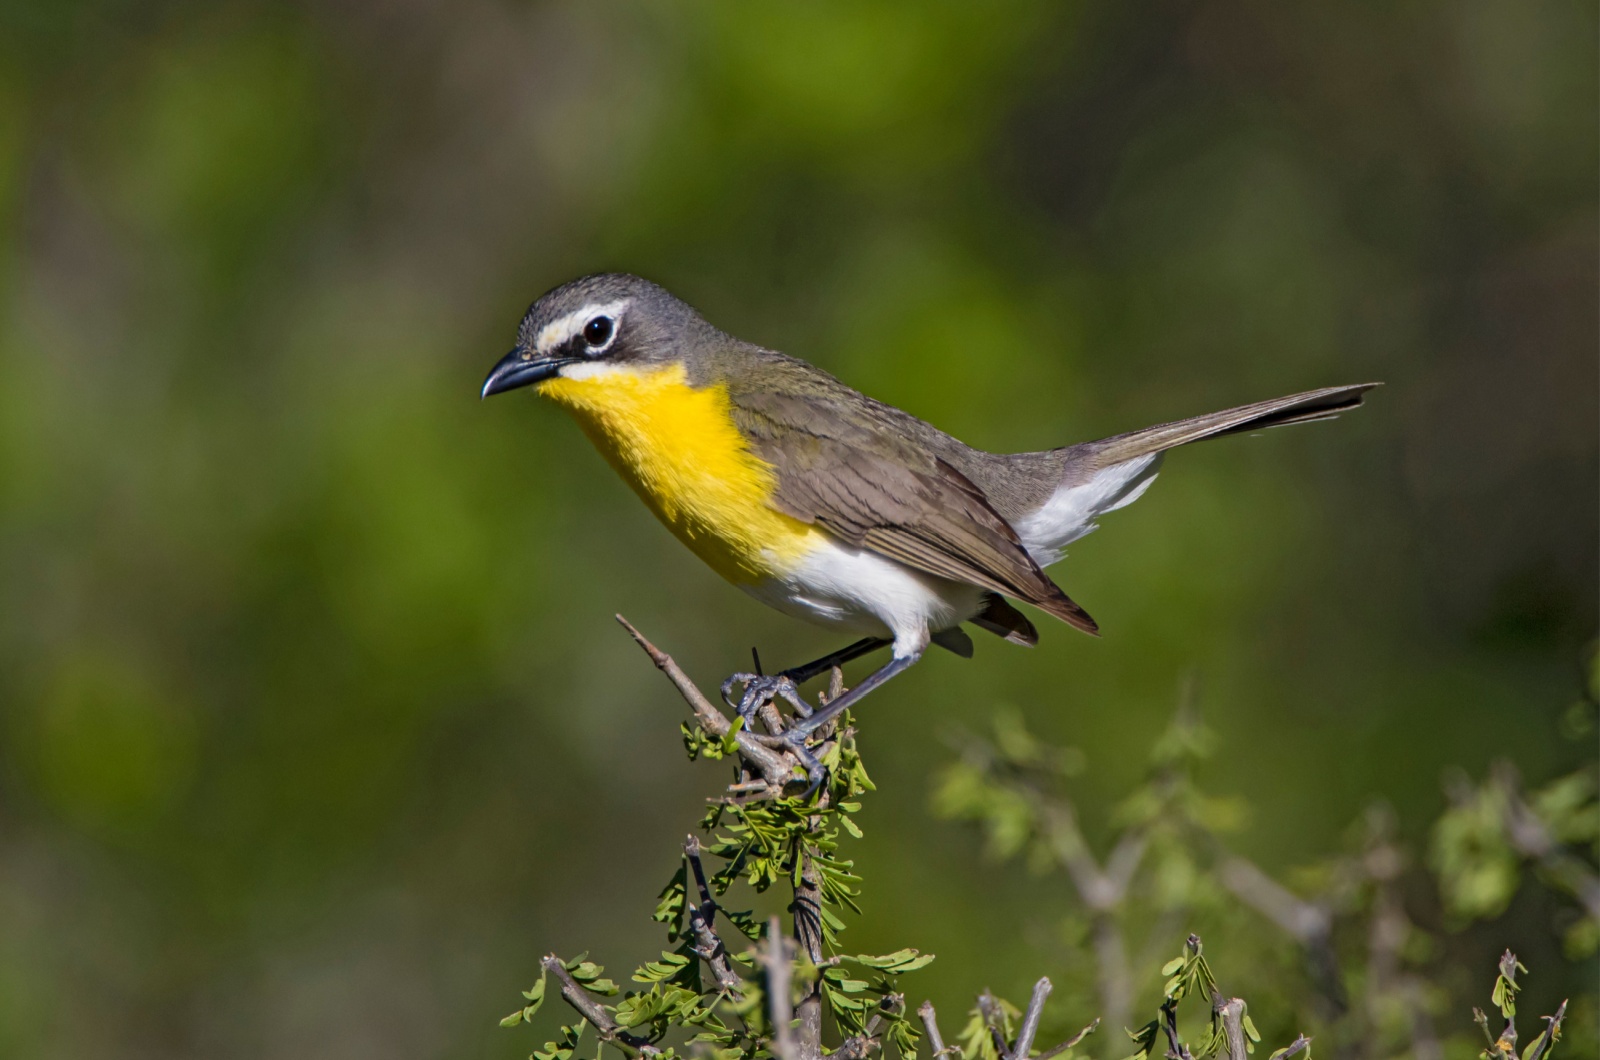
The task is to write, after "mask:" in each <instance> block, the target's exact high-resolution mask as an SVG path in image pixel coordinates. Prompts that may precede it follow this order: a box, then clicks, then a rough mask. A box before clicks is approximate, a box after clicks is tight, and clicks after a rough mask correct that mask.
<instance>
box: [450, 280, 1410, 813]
mask: <svg viewBox="0 0 1600 1060" xmlns="http://www.w3.org/2000/svg"><path fill="white" fill-rule="evenodd" d="M1377 385H1379V384H1376V383H1357V384H1352V385H1348V386H1334V387H1324V388H1322V389H1319V390H1309V391H1306V392H1304V393H1300V394H1291V395H1289V396H1287V397H1281V398H1274V399H1272V400H1269V401H1259V402H1256V403H1254V404H1250V405H1243V406H1240V407H1238V408H1232V409H1227V410H1225V411H1222V412H1213V413H1211V414H1209V415H1205V416H1195V417H1192V418H1189V419H1184V420H1177V421H1174V422H1172V423H1166V424H1162V425H1160V426H1156V427H1149V428H1146V429H1144V430H1139V431H1132V432H1129V433H1127V434H1119V435H1116V436H1115V437H1111V438H1103V439H1101V440H1099V441H1094V442H1084V443H1081V444H1078V445H1070V446H1066V447H1063V448H1060V449H1049V450H1044V451H1042V452H1032V453H989V452H984V451H983V450H980V449H974V448H972V447H971V446H968V445H966V444H965V443H963V442H961V441H959V440H958V439H956V438H953V437H951V436H950V435H948V434H945V433H944V432H943V431H940V430H939V429H938V428H936V427H933V426H931V425H930V424H927V423H925V422H923V421H922V420H920V419H917V418H916V417H915V416H912V415H911V414H910V413H907V412H903V411H901V410H900V409H897V408H894V407H893V406H891V405H886V404H884V403H883V402H880V401H876V400H874V399H872V398H870V397H867V396H866V395H864V394H862V393H860V392H858V391H856V390H853V389H851V388H850V387H848V386H846V385H845V384H844V383H842V382H840V381H839V380H838V379H835V378H834V377H833V376H831V375H829V374H828V373H826V372H824V371H822V370H821V369H819V368H816V367H813V366H812V365H810V364H807V363H806V362H804V361H801V360H798V359H796V358H794V357H790V356H787V355H786V354H782V353H778V352H776V351H774V350H768V349H764V348H762V347H760V346H756V345H753V344H751V343H748V342H744V341H742V340H740V339H737V338H734V337H733V336H732V335H728V334H726V333H725V332H722V331H720V330H718V329H717V328H715V327H713V326H712V325H711V324H709V323H708V322H706V321H705V320H704V319H703V318H702V317H701V316H700V315H699V314H698V313H696V312H695V311H694V310H693V309H692V308H690V307H689V306H688V305H686V304H685V303H684V302H682V301H680V300H679V299H677V298H675V297H673V296H672V295H671V294H670V293H668V292H667V291H666V290H664V289H662V288H661V287H658V286H656V285H655V284H653V283H650V282H648V281H646V280H642V279H640V278H638V277H636V276H629V275H625V274H617V273H607V274H600V275H595V276H587V277H584V278H582V279H579V280H574V281H572V282H571V283H568V284H565V285H563V286H561V287H557V288H555V289H554V290H552V291H550V292H549V293H547V294H545V295H544V296H543V297H541V298H540V299H539V300H538V301H536V302H535V303H534V304H533V305H532V306H531V307H530V308H529V309H528V311H527V314H526V315H525V316H524V317H523V319H522V325H521V327H520V328H519V330H518V332H517V342H516V346H515V347H514V348H513V349H512V350H511V352H510V353H508V354H506V355H505V357H503V358H501V360H500V361H499V363H497V364H496V365H495V366H494V368H493V370H491V371H490V373H489V376H488V378H487V379H486V380H485V381H484V384H483V390H482V394H483V396H484V397H488V396H489V395H491V394H498V393H502V392H504V391H507V390H514V389H517V388H519V387H525V386H533V387H535V388H536V390H537V391H538V393H539V394H540V395H542V396H544V397H546V398H549V399H551V400H553V401H555V402H556V403H557V404H560V405H562V406H563V407H565V408H566V409H567V410H568V411H569V412H570V413H571V414H572V415H573V417H574V418H575V419H576V420H577V422H578V425H579V426H580V427H581V428H582V429H583V431H584V433H585V434H587V435H588V436H589V439H590V440H591V441H592V442H593V443H594V444H595V446H596V448H598V449H599V450H600V452H601V453H602V454H604V456H605V458H606V460H607V461H609V462H610V464H611V465H612V466H613V467H614V468H616V470H617V472H618V474H620V475H621V476H622V477H623V479H624V480H626V481H627V483H628V485H629V486H631V487H632V488H633V490H634V492H636V493H637V494H638V495H639V497H640V498H641V499H642V500H643V501H644V502H645V504H646V505H647V506H648V507H649V508H650V510H651V511H653V512H654V513H655V514H656V517H657V518H659V519H660V520H661V521H662V522H663V523H665V524H666V525H667V527H668V528H669V529H671V531H672V532H673V533H674V534H675V535H676V536H677V537H678V539H679V540H681V541H682V542H683V543H684V544H685V545H688V546H689V548H690V549H691V550H692V551H693V552H694V553H695V554H696V555H698V556H699V557H700V558H701V559H703V560H704V561H705V562H706V563H707V564H708V565H710V566H711V568H712V569H713V570H715V571H716V572H717V573H718V574H720V575H722V576H723V577H724V578H726V579H728V580H729V581H730V582H732V583H733V584H735V585H737V586H738V587H739V588H741V589H743V590H745V591H746V592H748V593H749V594H750V595H752V596H754V597H755V598H756V599H758V600H761V601H762V602H764V603H766V604H769V605H771V606H772V607H775V608H777V609H778V610H780V611H782V612H784V613H785V614H789V615H793V616H795V617H797V618H802V619H805V620H807V621H810V622H813V623H817V624H820V625H823V626H828V627H832V628H836V629H839V630H842V631H846V632H850V633H854V634H856V635H857V636H859V637H860V638H861V639H859V640H857V641H856V642H855V643H853V644H851V645H849V646H848V647H846V648H843V649H841V650H840V651H837V652H834V653H833V654H831V655H828V656H826V657H824V658H822V659H818V660H816V661H815V662H812V663H808V664H806V665H804V666H798V667H794V668H792V669H789V670H785V671H783V672H781V673H778V674H773V675H766V676H764V675H760V674H735V675H733V676H732V677H730V678H729V679H728V681H727V682H725V683H724V685H723V695H724V697H725V698H728V699H729V700H730V702H734V701H733V697H732V689H733V688H734V687H735V686H742V692H741V694H740V695H739V697H738V699H737V701H736V703H735V705H736V706H737V708H738V710H739V712H740V714H741V715H742V716H744V717H745V719H746V722H747V724H748V723H749V722H750V721H751V720H753V717H754V715H755V713H756V712H757V711H758V710H759V709H760V708H761V707H762V706H764V705H765V703H767V702H768V701H770V700H772V699H773V698H775V697H782V698H783V699H784V700H786V701H787V702H789V703H791V704H793V705H795V706H797V707H798V708H799V712H800V713H801V714H807V713H809V716H808V717H804V718H803V720H797V722H796V723H795V724H794V725H792V726H791V727H790V728H789V729H787V730H786V731H785V733H784V738H785V742H786V744H787V745H788V746H789V747H791V748H792V749H793V750H794V751H795V753H796V754H797V756H798V757H799V758H800V760H801V761H802V762H804V763H805V764H806V767H807V770H808V772H809V773H810V774H811V780H812V783H813V785H815V784H816V783H817V782H819V781H820V778H821V775H822V774H821V769H820V766H818V764H817V763H816V760H815V759H814V758H813V757H812V756H811V754H810V752H809V751H808V750H807V748H806V738H807V737H808V736H810V735H811V734H812V733H814V732H815V731H816V730H817V729H818V728H819V727H821V726H823V725H825V724H827V723H828V722H830V721H831V720H832V719H834V718H835V717H837V716H838V715H839V714H840V713H841V712H843V711H844V710H847V709H849V708H850V707H851V706H853V705H854V704H856V703H858V702H859V701H860V700H861V698H862V697H863V696H865V695H867V694H868V693H869V692H871V691H872V690H873V689H875V688H877V687H878V686H879V685H881V684H883V683H884V682H885V681H887V680H888V679H889V678H891V677H893V676H894V675H896V674H898V673H900V672H901V671H903V670H905V669H906V668H907V667H909V666H910V665H912V664H913V663H915V662H916V661H917V660H918V659H919V658H921V656H922V653H923V652H924V651H925V650H926V649H927V647H928V645H929V644H930V643H933V644H938V645H940V646H941V647H945V648H948V649H950V650H951V651H954V652H956V653H957V654H959V655H963V656H970V655H971V654H972V641H971V639H970V638H969V637H968V636H967V634H966V633H965V632H964V631H963V630H962V628H961V627H962V624H963V623H966V624H970V625H972V626H974V627H976V628H978V629H983V630H987V631H989V632H991V633H995V634H997V635H999V636H1002V637H1004V638H1005V639H1007V640H1009V641H1011V642H1013V643H1016V644H1025V645H1032V644H1034V643H1036V642H1037V641H1038V633H1037V632H1036V631H1035V629H1034V627H1033V624H1032V622H1030V621H1029V620H1028V618H1027V617H1026V616H1025V615H1023V614H1022V613H1021V612H1020V611H1018V610H1017V609H1016V608H1015V607H1013V606H1012V605H1011V604H1010V603H1009V602H1008V598H1009V599H1012V600H1019V601H1022V602H1024V603H1027V604H1031V605H1033V606H1035V607H1037V608H1039V609H1040V610H1042V611H1044V612H1046V613H1047V614H1050V615H1053V616H1054V617H1056V618H1059V619H1061V620H1062V621H1064V622H1066V623H1068V624H1069V625H1072V626H1075V627H1076V628H1078V629H1081V630H1083V631H1084V632H1086V633H1097V632H1098V627H1097V626H1096V625H1095V622H1094V620H1093V619H1092V618H1090V617H1089V615H1088V613H1087V612H1086V611H1084V610H1083V608H1081V607H1079V606H1078V605H1077V604H1076V603H1074V602H1073V601H1072V599H1071V598H1069V597H1068V596H1067V594H1066V593H1065V592H1063V591H1062V590H1061V588H1060V587H1059V586H1057V585H1056V583H1055V582H1053V581H1052V580H1051V579H1050V577H1049V576H1048V575H1047V574H1046V573H1045V570H1044V569H1045V568H1046V567H1048V566H1050V565H1051V564H1052V563H1055V562H1056V561H1057V560H1059V559H1060V558H1061V557H1062V555H1063V552H1064V550H1065V548H1066V546H1067V545H1069V544H1071V543H1072V542H1073V541H1076V540H1077V539H1078V538H1080V537H1082V536H1083V535H1085V534H1087V533H1089V532H1090V531H1092V530H1094V529H1095V528H1096V525H1097V524H1096V520H1097V519H1098V518H1099V517H1100V516H1101V515H1104V514H1105V513H1106V512H1109V511H1113V510H1115V509H1117V508H1121V507H1123V506H1124V505H1127V504H1130V503H1132V502H1133V501H1135V500H1137V499H1138V498H1139V497H1140V495H1142V494H1143V493H1144V491H1145V489H1147V488H1148V487H1149V485H1150V483H1151V481H1152V480H1153V479H1154V478H1155V476H1156V472H1157V470H1158V469H1159V467H1160V464H1161V459H1162V455H1163V454H1164V453H1165V452H1166V451H1167V450H1168V449H1171V448H1173V447H1175V446H1180V445H1185V444H1187V443H1189V442H1195V441H1200V440H1201V439H1205V438H1214V437H1217V436H1219V435H1224V434H1234V433H1238V432H1242V431H1254V430H1260V429H1262V428H1265V427H1277V426H1282V425H1285V424H1290V423H1306V422H1310V421H1313V420H1321V419H1329V418H1331V417H1333V416H1336V415H1338V414H1339V413H1341V412H1344V411H1346V410H1348V409H1351V408H1354V407H1356V406H1357V405H1359V404H1361V400H1362V394H1363V393H1364V392H1365V391H1367V390H1370V389H1371V388H1372V387H1374V386H1377ZM882 647H888V648H890V649H891V658H890V660H889V662H888V663H886V664H885V665H884V666H882V667H881V668H879V669H878V670H876V671H875V672H873V673H872V674H871V675H869V676H868V677H867V678H866V679H864V680H863V681H862V682H861V683H860V684H858V685H856V686H855V687H854V688H851V689H850V690H849V691H848V692H846V693H844V694H843V695H842V696H840V697H839V698H838V699H836V700H833V701H831V702H829V703H828V704H827V705H826V706H825V707H822V708H821V709H815V710H813V709H812V708H810V707H809V706H807V705H805V704H804V702H803V700H802V699H801V697H800V694H799V686H800V685H801V684H803V683H804V682H805V681H807V680H810V679H811V678H813V677H816V676H817V675H819V674H822V673H825V672H827V671H828V670H829V669H831V668H832V667H833V666H834V665H836V664H839V663H843V662H846V661H849V660H850V659H854V658H857V657H859V656H862V655H865V654H867V653H869V652H871V651H874V650H876V649H878V648H882Z"/></svg>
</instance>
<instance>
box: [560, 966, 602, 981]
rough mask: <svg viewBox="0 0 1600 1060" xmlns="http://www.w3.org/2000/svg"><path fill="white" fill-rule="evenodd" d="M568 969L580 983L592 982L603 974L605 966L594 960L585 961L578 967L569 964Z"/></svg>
mask: <svg viewBox="0 0 1600 1060" xmlns="http://www.w3.org/2000/svg"><path fill="white" fill-rule="evenodd" d="M567 971H568V972H570V973H571V974H572V978H574V979H576V980H577V981H578V982H580V983H592V982H594V980H596V979H598V978H600V976H601V974H602V973H603V972H605V968H603V967H601V966H600V965H598V964H595V963H594V962H593V961H584V962H583V963H582V964H580V965H578V966H577V967H576V968H574V967H571V966H568V968H567Z"/></svg>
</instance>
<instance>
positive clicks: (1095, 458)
mask: <svg viewBox="0 0 1600 1060" xmlns="http://www.w3.org/2000/svg"><path fill="white" fill-rule="evenodd" d="M1382 385H1383V384H1382V383H1355V384H1352V385H1350V386H1328V387H1323V388H1322V389H1321V390H1307V391H1306V392H1305V393H1303V394H1290V395H1289V396H1288V397H1281V398H1273V399H1272V400H1270V401H1257V402H1255V403H1254V404H1252V405H1240V406H1239V407H1238V408H1232V409H1224V410H1223V411H1221V412H1212V413H1209V414H1207V415H1205V416H1192V417H1190V418H1189V419H1186V420H1174V421H1173V422H1171V423H1163V424H1160V425H1159V426H1156V427H1146V428H1145V429H1144V430H1142V431H1129V432H1128V433H1127V434H1118V435H1115V436H1114V437H1111V438H1102V439H1101V440H1100V441H1098V442H1086V443H1084V444H1083V445H1075V446H1073V447H1072V448H1073V449H1074V450H1077V451H1078V453H1075V454H1074V455H1079V454H1081V456H1082V457H1085V458H1087V459H1088V460H1089V461H1090V462H1091V463H1090V466H1092V467H1095V468H1096V469H1098V468H1106V467H1111V466H1113V465H1115V464H1121V463H1125V462H1126V461H1129V460H1134V459H1137V458H1138V457H1141V456H1147V455H1149V454H1151V453H1161V452H1165V451H1166V450H1168V449H1172V448H1174V447H1176V446H1180V445H1188V444H1189V443H1190V442H1198V441H1201V440H1202V439H1205V438H1218V437H1221V436H1222V435H1224V434H1240V433H1243V432H1245V431H1259V430H1263V429H1265V428H1267V427H1284V426H1287V425H1288V424H1291V423H1315V422H1316V421H1317V420H1331V419H1333V418H1334V417H1335V416H1337V415H1339V413H1341V412H1348V411H1349V410H1350V409H1353V408H1355V407H1356V406H1357V405H1360V404H1361V395H1362V394H1365V393H1366V392H1367V391H1368V390H1371V389H1372V388H1373V387H1376V386H1382Z"/></svg>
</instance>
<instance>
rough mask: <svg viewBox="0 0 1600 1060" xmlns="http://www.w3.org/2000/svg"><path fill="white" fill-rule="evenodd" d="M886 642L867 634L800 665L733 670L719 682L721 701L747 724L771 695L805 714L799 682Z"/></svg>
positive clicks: (883, 645)
mask: <svg viewBox="0 0 1600 1060" xmlns="http://www.w3.org/2000/svg"><path fill="white" fill-rule="evenodd" d="M889 643H890V642H889V641H887V640H883V639H881V638H878V637H867V638H865V639H863V640H858V641H856V642H855V643H854V644H851V645H849V646H848V647H844V648H840V649H839V650H838V651H836V652H833V653H832V654H830V655H824V656H823V657H822V658H820V659H816V660H814V661H812V662H808V663H805V664H804V665H802V666H794V667H791V668H789V669H787V670H782V671H780V672H778V673H775V674H770V675H768V674H748V673H738V674H734V675H733V676H732V677H730V678H728V679H727V680H726V681H724V682H722V701H723V702H724V703H726V704H728V706H730V707H733V708H734V709H735V710H737V711H738V712H739V715H740V716H741V717H743V718H744V719H745V724H746V725H749V724H750V723H751V722H752V721H754V720H755V714H756V712H757V711H758V710H760V709H761V707H762V704H764V703H767V702H770V701H771V700H774V699H782V700H783V701H784V702H785V703H788V704H789V705H790V706H791V707H793V708H794V709H795V713H797V714H799V715H800V716H801V717H806V716H808V715H809V714H810V713H811V707H810V706H808V705H807V704H806V702H805V701H804V700H802V699H801V698H800V686H801V685H803V684H805V683H806V682H807V681H809V680H811V679H812V678H813V677H816V676H818V675H820V674H825V673H827V672H828V671H829V670H831V669H833V668H834V667H835V666H842V665H844V664H845V663H847V662H849V661H850V660H852V659H859V658H861V656H863V655H866V654H867V653H868V652H874V651H877V650H878V649H879V648H883V647H887V646H888V644H889ZM735 685H743V686H744V690H743V691H742V692H741V694H740V696H739V699H738V702H735V701H734V699H733V687H734V686H735Z"/></svg>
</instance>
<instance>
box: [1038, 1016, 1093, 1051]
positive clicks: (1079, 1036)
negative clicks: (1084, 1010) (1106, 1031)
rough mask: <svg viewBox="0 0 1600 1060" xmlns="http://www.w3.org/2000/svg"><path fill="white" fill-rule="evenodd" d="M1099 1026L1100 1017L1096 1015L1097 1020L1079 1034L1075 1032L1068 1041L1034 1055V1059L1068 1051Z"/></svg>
mask: <svg viewBox="0 0 1600 1060" xmlns="http://www.w3.org/2000/svg"><path fill="white" fill-rule="evenodd" d="M1099 1028H1100V1019H1099V1017H1096V1018H1095V1021H1094V1022H1093V1023H1091V1024H1089V1025H1088V1026H1087V1027H1085V1028H1083V1029H1082V1030H1081V1031H1079V1032H1078V1033H1077V1034H1074V1035H1073V1036H1072V1037H1070V1038H1068V1039H1067V1040H1066V1041H1064V1042H1062V1043H1061V1044H1060V1045H1058V1046H1056V1047H1055V1048H1053V1049H1046V1050H1045V1051H1044V1052H1042V1053H1040V1054H1039V1055H1038V1056H1036V1057H1034V1058H1033V1060H1050V1058H1051V1057H1055V1056H1060V1055H1061V1054H1062V1053H1064V1052H1066V1051H1067V1050H1068V1049H1072V1048H1075V1047H1076V1046H1077V1044H1078V1043H1079V1042H1081V1041H1083V1040H1084V1039H1085V1038H1087V1037H1089V1035H1091V1034H1093V1033H1094V1032H1095V1031H1096V1030H1098V1029H1099Z"/></svg>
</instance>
